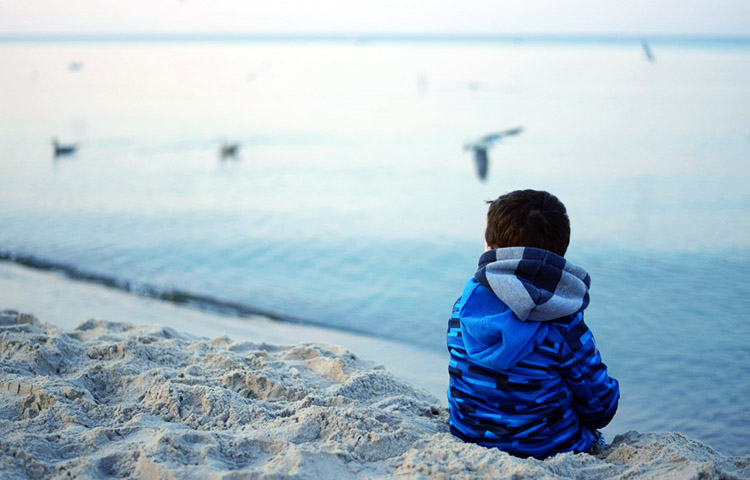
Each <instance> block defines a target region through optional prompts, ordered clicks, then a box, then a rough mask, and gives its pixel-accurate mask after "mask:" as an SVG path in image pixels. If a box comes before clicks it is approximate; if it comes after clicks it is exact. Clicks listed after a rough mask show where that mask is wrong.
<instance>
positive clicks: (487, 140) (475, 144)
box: [464, 127, 523, 180]
mask: <svg viewBox="0 0 750 480" xmlns="http://www.w3.org/2000/svg"><path fill="white" fill-rule="evenodd" d="M521 132H523V127H516V128H511V129H509V130H503V131H500V132H495V133H488V134H487V135H484V136H483V137H481V138H479V139H477V140H474V141H470V142H466V143H465V144H464V150H467V151H468V150H473V151H474V162H475V163H476V166H477V175H478V176H479V179H480V180H484V179H485V178H487V167H488V165H489V157H488V156H487V150H488V149H489V148H490V147H492V146H493V145H495V144H496V143H498V142H499V141H500V140H501V139H503V138H504V137H510V136H513V135H518V134H519V133H521Z"/></svg>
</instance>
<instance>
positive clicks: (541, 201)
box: [484, 190, 570, 256]
mask: <svg viewBox="0 0 750 480" xmlns="http://www.w3.org/2000/svg"><path fill="white" fill-rule="evenodd" d="M487 203H489V204H490V209H489V211H488V212H487V229H486V230H485V232H484V238H485V240H486V242H487V245H489V246H491V247H492V248H501V247H536V248H543V249H545V250H550V251H552V252H554V253H556V254H558V255H560V256H565V251H566V250H567V249H568V243H569V242H570V220H568V213H567V211H566V210H565V205H563V204H562V202H561V201H560V200H558V199H557V197H556V196H554V195H552V194H551V193H548V192H543V191H538V190H516V191H514V192H510V193H506V194H505V195H501V196H500V197H498V198H497V199H496V200H492V201H488V202H487Z"/></svg>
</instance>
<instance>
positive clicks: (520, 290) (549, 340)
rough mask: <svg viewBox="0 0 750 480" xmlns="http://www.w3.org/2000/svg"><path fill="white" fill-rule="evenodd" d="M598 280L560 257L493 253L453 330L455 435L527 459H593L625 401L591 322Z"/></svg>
mask: <svg viewBox="0 0 750 480" xmlns="http://www.w3.org/2000/svg"><path fill="white" fill-rule="evenodd" d="M589 284H590V279H589V275H588V274H587V273H586V271H585V270H584V269H582V268H580V267H578V266H576V265H573V264H571V263H570V262H567V261H566V260H565V259H564V258H563V257H560V256H558V255H556V254H554V253H552V252H549V251H546V250H541V249H537V248H529V247H510V248H500V249H495V250H490V251H488V252H485V253H484V254H483V255H482V256H481V258H480V262H479V270H477V273H476V274H475V275H474V278H472V279H471V280H469V281H468V282H467V283H466V287H465V288H464V291H463V294H462V295H461V298H459V299H458V301H456V303H455V305H454V307H453V314H452V315H451V318H450V320H449V323H448V350H449V352H450V364H449V368H448V370H449V372H450V388H449V390H448V403H449V407H450V429H451V432H452V433H453V435H455V436H457V437H459V438H461V439H463V440H465V441H468V442H473V443H478V444H480V445H484V446H486V447H497V448H499V449H501V450H503V451H506V452H508V453H511V454H514V455H518V456H523V457H527V456H533V457H537V458H545V457H547V456H550V455H554V454H556V453H559V452H567V451H573V452H585V451H588V450H589V449H590V448H591V444H592V441H593V438H594V435H593V431H595V430H596V429H598V428H602V427H604V426H605V425H607V424H608V423H609V422H610V420H611V419H612V417H613V416H614V414H615V411H616V410H617V404H618V401H619V398H620V393H619V387H618V383H617V380H615V379H614V378H612V377H610V376H609V375H607V367H606V365H604V363H602V360H601V357H600V356H599V352H598V351H597V349H596V345H595V344H594V337H593V336H592V334H591V331H590V330H589V329H588V327H587V326H586V324H585V323H584V321H583V310H584V309H585V308H586V306H587V305H588V301H589V296H588V289H589Z"/></svg>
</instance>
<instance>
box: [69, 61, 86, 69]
mask: <svg viewBox="0 0 750 480" xmlns="http://www.w3.org/2000/svg"><path fill="white" fill-rule="evenodd" d="M82 69H83V62H81V61H75V60H74V61H71V62H70V63H68V70H70V71H71V72H79V71H81V70H82Z"/></svg>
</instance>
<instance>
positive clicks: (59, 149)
mask: <svg viewBox="0 0 750 480" xmlns="http://www.w3.org/2000/svg"><path fill="white" fill-rule="evenodd" d="M52 147H53V149H54V156H55V158H57V157H62V156H64V155H73V154H74V153H76V150H78V145H76V144H74V143H71V144H68V145H63V144H61V143H59V142H58V141H57V138H53V139H52Z"/></svg>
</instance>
